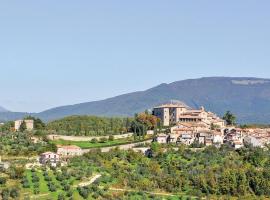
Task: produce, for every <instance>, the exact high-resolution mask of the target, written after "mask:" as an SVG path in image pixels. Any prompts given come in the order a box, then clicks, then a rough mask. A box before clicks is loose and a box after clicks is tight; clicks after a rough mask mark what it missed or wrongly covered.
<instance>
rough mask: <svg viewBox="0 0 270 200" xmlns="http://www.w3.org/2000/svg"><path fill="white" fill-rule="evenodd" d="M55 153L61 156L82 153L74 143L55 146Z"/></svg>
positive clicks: (79, 154)
mask: <svg viewBox="0 0 270 200" xmlns="http://www.w3.org/2000/svg"><path fill="white" fill-rule="evenodd" d="M57 154H58V155H60V156H61V157H74V156H81V155H82V154H83V152H82V149H81V148H80V147H78V146H76V145H70V146H57Z"/></svg>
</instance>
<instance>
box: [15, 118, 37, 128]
mask: <svg viewBox="0 0 270 200" xmlns="http://www.w3.org/2000/svg"><path fill="white" fill-rule="evenodd" d="M23 122H25V125H26V130H28V131H32V130H33V129H34V120H32V119H26V120H16V121H15V122H14V128H15V131H18V130H20V127H21V125H22V123H23Z"/></svg>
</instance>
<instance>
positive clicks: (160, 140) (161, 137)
mask: <svg viewBox="0 0 270 200" xmlns="http://www.w3.org/2000/svg"><path fill="white" fill-rule="evenodd" d="M154 141H155V142H157V143H159V144H167V142H168V135H166V134H164V133H161V134H159V135H158V136H157V137H156V138H155V139H154Z"/></svg>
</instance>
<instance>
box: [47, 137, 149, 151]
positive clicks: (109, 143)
mask: <svg viewBox="0 0 270 200" xmlns="http://www.w3.org/2000/svg"><path fill="white" fill-rule="evenodd" d="M146 139H149V138H146ZM51 142H52V143H54V144H56V145H76V146H79V147H81V148H82V149H90V148H101V147H110V146H117V145H122V144H130V143H134V142H139V141H134V138H133V137H130V138H123V139H117V140H112V141H110V140H107V141H105V142H96V143H92V142H90V141H89V142H88V141H67V140H53V141H51Z"/></svg>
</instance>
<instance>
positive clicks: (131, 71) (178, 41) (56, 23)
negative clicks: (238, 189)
mask: <svg viewBox="0 0 270 200" xmlns="http://www.w3.org/2000/svg"><path fill="white" fill-rule="evenodd" d="M269 10H270V1H268V0H265V1H263V0H261V1H254V0H253V1H249V0H239V1H235V0H226V1H216V0H213V1H208V0H204V1H195V0H189V1H180V0H176V1H173V0H172V1H159V0H149V1H143V0H141V1H140V0H136V1H124V0H123V1H118V0H114V1H109V0H108V1H103V0H98V1H89V0H86V1H83V0H78V1H69V0H63V1H61V0H58V1H54V0H46V1H36V0H33V1H28V0H24V1H21V0H17V1H16V0H14V1H1V2H0V77H1V78H0V85H1V87H0V90H1V91H0V92H1V93H0V94H1V95H0V105H1V106H4V107H6V108H8V109H10V110H12V111H29V112H30V111H42V110H45V109H48V108H51V107H55V106H59V105H66V104H74V103H80V102H86V101H92V100H99V99H104V98H107V97H112V96H115V95H119V94H123V93H127V92H132V91H137V90H145V89H147V88H150V87H152V86H155V85H158V84H160V83H164V82H166V83H169V82H173V81H177V80H182V79H187V78H197V77H202V76H204V77H205V76H249V77H250V76H252V77H264V78H270V12H269Z"/></svg>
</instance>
